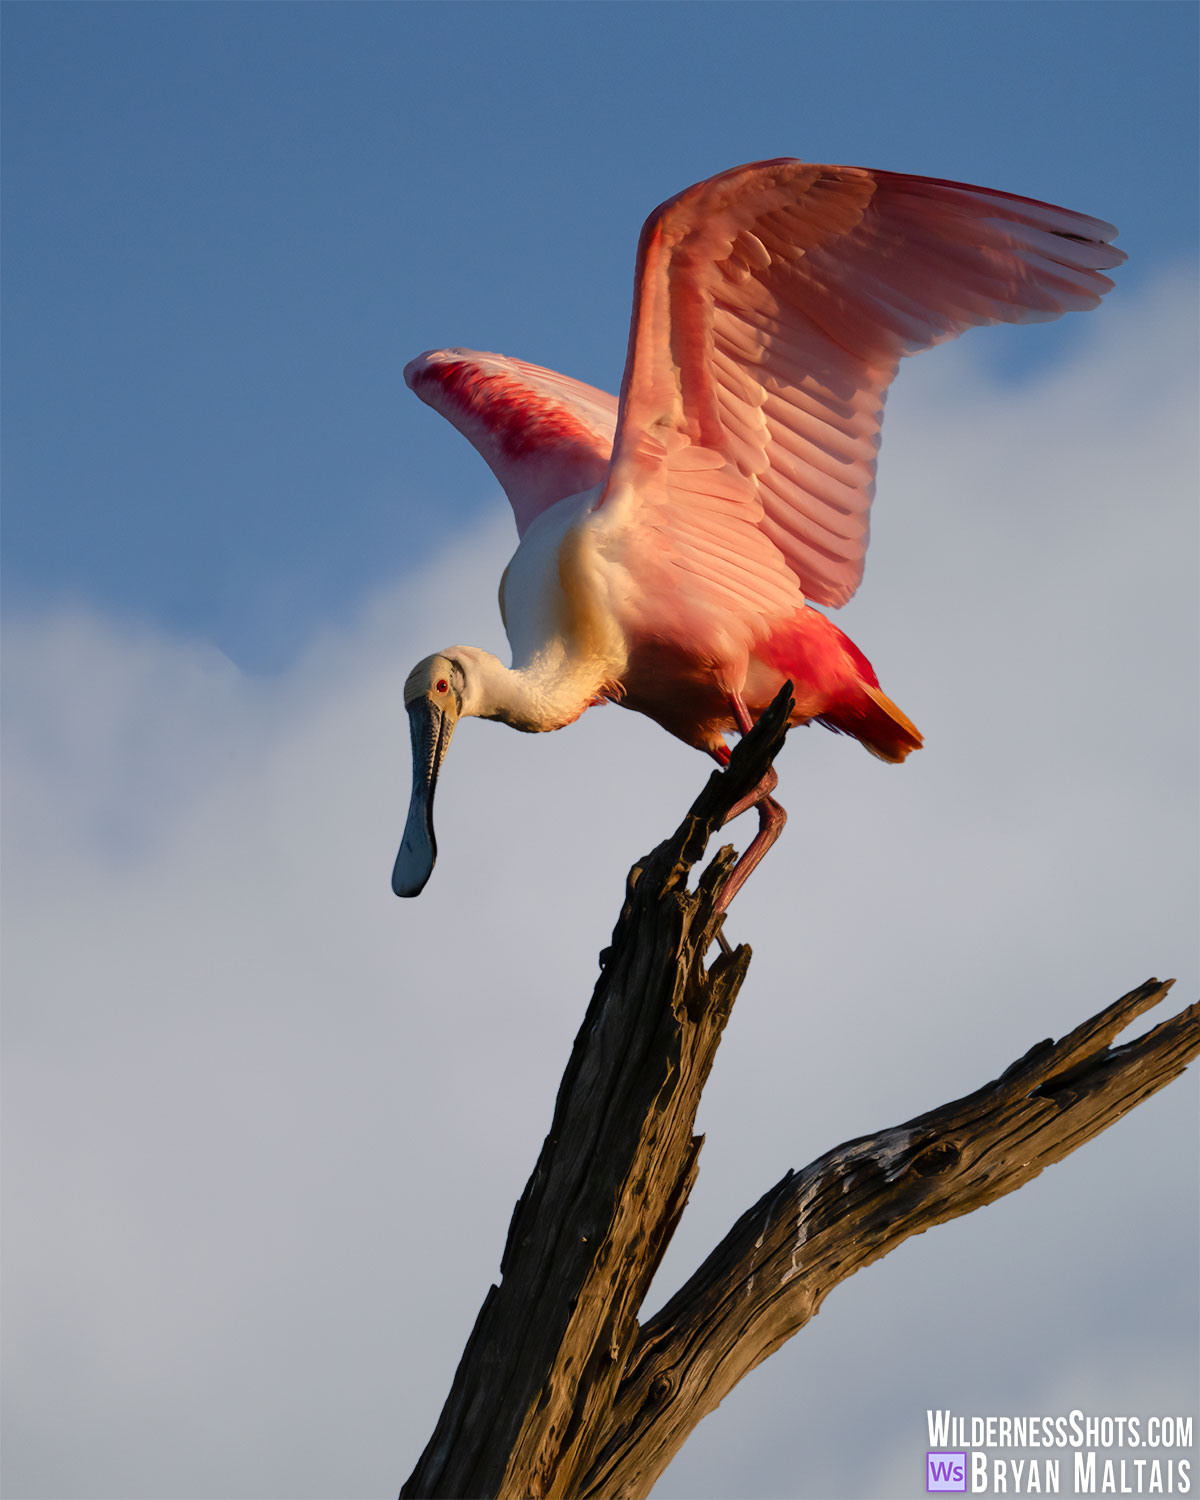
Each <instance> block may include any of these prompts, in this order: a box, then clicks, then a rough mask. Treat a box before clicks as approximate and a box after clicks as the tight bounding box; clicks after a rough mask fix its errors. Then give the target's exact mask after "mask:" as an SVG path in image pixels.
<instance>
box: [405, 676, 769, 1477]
mask: <svg viewBox="0 0 1200 1500" xmlns="http://www.w3.org/2000/svg"><path fill="white" fill-rule="evenodd" d="M790 710H791V698H790V694H789V693H788V692H787V691H785V692H784V693H782V694H781V695H780V697H779V698H778V699H777V700H776V702H775V703H774V704H773V705H772V707H771V708H770V709H769V710H768V711H767V713H766V714H764V715H763V717H762V719H761V720H760V721H759V723H758V724H757V725H756V726H755V729H754V732H753V734H750V735H747V737H746V739H745V740H743V741H742V742H741V743H740V744H738V745H737V746H736V747H735V749H734V752H733V756H732V758H731V760H730V763H729V765H728V767H727V768H726V769H725V770H724V771H716V772H714V773H713V774H712V776H711V777H710V778H709V781H708V783H707V785H706V786H705V788H704V790H703V791H702V792H701V794H700V796H699V797H698V798H697V799H696V801H695V803H694V804H693V806H692V808H691V810H690V812H689V813H688V815H687V817H686V818H685V819H684V821H683V823H682V824H681V825H680V827H679V828H678V830H677V831H676V833H675V834H674V836H673V837H672V838H670V839H668V840H667V841H666V842H665V843H663V844H660V845H659V847H658V848H657V849H656V850H655V851H654V852H653V854H651V855H650V856H649V857H648V858H646V859H645V860H643V861H642V862H641V863H640V864H638V865H636V866H635V867H634V868H633V870H632V871H631V872H630V875H629V883H628V888H627V893H626V898H625V905H624V908H623V909H622V912H621V915H620V918H619V920H618V922H617V926H616V929H615V930H614V933H613V940H612V945H611V947H609V948H608V949H606V950H605V952H604V953H603V954H602V955H601V974H600V978H599V980H598V981H597V984H596V988H595V992H594V993H593V996H592V1001H591V1005H590V1006H589V1007H588V1012H587V1016H586V1018H585V1020H584V1023H583V1026H582V1027H581V1028H580V1031H579V1035H578V1036H577V1037H576V1039H575V1045H574V1049H573V1051H572V1053H571V1059H570V1062H569V1063H568V1064H567V1070H566V1073H565V1075H564V1076H563V1080H562V1083H561V1085H560V1087H559V1094H558V1101H557V1103H556V1105H555V1110H554V1120H553V1123H552V1124H551V1127H550V1134H549V1135H548V1136H547V1137H546V1141H545V1144H544V1145H543V1147H542V1152H541V1156H540V1157H539V1159H538V1163H537V1166H536V1167H535V1168H534V1171H533V1175H532V1176H531V1177H530V1179H529V1183H528V1185H527V1186H526V1188H525V1192H524V1193H523V1194H522V1196H521V1198H520V1200H519V1202H518V1203H517V1206H516V1208H515V1210H514V1212H513V1217H512V1224H511V1226H510V1228H509V1233H508V1243H507V1245H506V1246H505V1249H504V1255H503V1257H502V1259H501V1262H500V1271H501V1276H502V1280H501V1282H500V1285H499V1286H498V1287H493V1288H492V1289H491V1291H490V1292H489V1293H488V1296H487V1298H486V1299H485V1301H484V1304H483V1307H482V1308H481V1309H480V1312H479V1316H478V1318H477V1319H476V1322H475V1327H474V1329H473V1331H472V1333H471V1337H470V1339H469V1340H468V1343H467V1347H466V1349H465V1350H464V1352H463V1356H462V1359H461V1361H460V1363H459V1367H458V1370H457V1372H456V1374H455V1377H454V1383H453V1385H452V1387H451V1391H450V1395H449V1397H448V1398H447V1401H446V1405H445V1407H444V1408H443V1410H442V1414H441V1417H440V1418H439V1420H438V1424H437V1427H436V1428H435V1430H434V1434H433V1437H432V1438H431V1439H430V1441H429V1444H428V1445H427V1447H426V1449H425V1452H424V1453H423V1454H422V1455H421V1458H420V1461H419V1462H418V1464H417V1467H416V1469H415V1470H414V1471H413V1474H412V1475H411V1476H410V1478H409V1480H408V1482H407V1483H406V1485H405V1486H404V1489H403V1491H402V1492H401V1493H402V1496H406V1497H407V1496H430V1497H433V1496H442V1497H447V1500H464V1497H471V1496H485V1495H488V1496H491V1495H495V1496H514V1497H521V1496H564V1495H571V1494H574V1493H576V1491H577V1489H578V1484H579V1480H580V1477H581V1476H582V1474H583V1473H584V1471H585V1470H586V1467H587V1464H588V1461H589V1459H590V1456H591V1452H592V1448H593V1446H594V1442H595V1436H596V1433H597V1431H598V1430H599V1426H600V1424H601V1423H602V1421H603V1420H604V1419H605V1418H606V1417H607V1415H608V1412H609V1410H610V1408H611V1406H612V1402H613V1400H614V1398H615V1396H616V1391H617V1383H618V1381H619V1380H620V1378H621V1375H622V1373H623V1371H624V1369H625V1364H626V1361H627V1359H628V1356H629V1351H630V1349H631V1348H632V1346H633V1342H634V1340H635V1338H636V1336H637V1331H638V1324H637V1312H638V1308H639V1307H640V1305H641V1302H642V1299H643V1298H644V1297H645V1294H646V1291H647V1289H648V1288H649V1285H650V1282H651V1280H652V1278H653V1276H654V1272H655V1270H656V1269H657V1267H658V1264H659V1261H660V1260H661V1258H662V1255H663V1252H664V1251H665V1249H666V1246H667V1243H668V1241H669V1240H670V1237H671V1234H672V1232H673V1231H674V1228H675V1225H676V1223H677V1222H678V1219H679V1216H680V1214H681V1213H682V1212H683V1209H684V1205H685V1204H686V1203H687V1199H688V1194H689V1193H690V1191H691V1187H692V1183H693V1181H694V1180H695V1175H696V1158H697V1154H698V1152H699V1149H700V1144H701V1142H700V1141H699V1140H698V1139H697V1138H696V1137H694V1136H693V1134H692V1127H693V1124H694V1122H695V1118H696V1109H697V1107H698V1105H699V1103H700V1092H701V1090H702V1089H703V1087H704V1084H705V1081H706V1080H707V1078H708V1074H709V1069H710V1068H711V1067H712V1061H713V1056H714V1054H715V1052H716V1049H717V1044H718V1043H719V1041H720V1038H721V1032H722V1030H723V1029H724V1026H725V1022H726V1021H727V1020H728V1017H729V1011H730V1007H731V1006H732V1004H733V1000H734V997H735V995H736V994H737V991H738V989H739V987H740V985H741V983H742V980H743V978H744V977H745V974H746V968H747V965H748V964H749V961H750V950H749V949H748V948H745V947H741V948H738V949H736V950H734V951H732V952H728V953H721V954H719V955H718V956H717V958H716V959H715V960H714V962H713V963H712V964H711V965H710V966H708V967H706V966H705V958H706V955H707V954H708V952H709V950H710V949H711V948H712V946H713V943H714V941H715V939H716V937H717V934H718V933H719V932H720V929H721V925H722V923H723V921H724V918H723V916H722V915H721V914H719V913H717V912H716V910H715V901H716V898H717V895H718V894H719V892H720V889H721V884H722V881H723V879H724V877H725V876H726V875H727V874H728V873H729V871H730V869H731V868H732V866H733V862H734V861H733V852H732V850H730V849H728V848H725V849H722V850H721V851H720V852H719V853H718V854H717V856H716V857H715V859H714V860H713V861H712V862H711V863H710V865H709V866H708V868H707V869H706V870H705V871H704V873H703V875H702V877H701V878H700V880H699V882H698V883H697V886H696V889H695V890H694V891H689V890H688V888H687V877H688V873H689V871H690V870H691V868H692V866H693V865H694V864H695V863H696V861H697V860H699V859H700V857H701V856H702V855H703V853H704V849H705V847H706V845H707V844H708V841H709V839H710V838H711V837H712V834H713V833H714V832H715V831H716V829H717V828H719V827H720V826H721V825H722V823H723V822H724V820H725V817H726V815H727V814H728V812H729V810H730V809H731V808H732V807H733V806H734V805H735V803H737V802H738V801H739V800H740V799H741V798H742V797H744V796H746V794H747V793H748V792H750V791H751V790H752V789H753V788H754V787H755V786H756V785H757V784H758V783H759V781H761V779H762V777H763V776H764V774H765V773H766V771H767V769H768V768H769V766H770V764H771V761H772V760H773V759H774V757H775V754H776V753H777V752H778V750H779V747H780V746H781V745H782V743H783V740H784V736H785V734H786V732H787V717H788V713H789V712H790Z"/></svg>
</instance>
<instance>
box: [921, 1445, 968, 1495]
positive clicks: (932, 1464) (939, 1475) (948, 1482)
mask: <svg viewBox="0 0 1200 1500" xmlns="http://www.w3.org/2000/svg"><path fill="white" fill-rule="evenodd" d="M966 1488H967V1455H966V1454H965V1453H927V1454H926V1455H925V1493H926V1494H928V1495H935V1494H945V1493H947V1492H953V1493H955V1494H959V1495H961V1494H965V1493H966Z"/></svg>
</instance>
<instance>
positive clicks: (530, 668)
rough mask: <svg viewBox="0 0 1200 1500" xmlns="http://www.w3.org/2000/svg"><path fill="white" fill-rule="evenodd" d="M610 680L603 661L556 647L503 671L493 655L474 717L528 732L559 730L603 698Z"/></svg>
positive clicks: (551, 647) (556, 645) (548, 648)
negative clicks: (583, 656)
mask: <svg viewBox="0 0 1200 1500" xmlns="http://www.w3.org/2000/svg"><path fill="white" fill-rule="evenodd" d="M609 676H610V674H609V672H608V670H607V667H606V664H605V663H602V662H598V661H593V660H589V659H587V658H581V657H578V656H574V657H572V656H570V655H568V654H567V653H566V652H565V651H564V650H563V649H562V648H561V646H559V645H558V644H557V643H556V644H555V645H554V646H550V647H547V648H546V649H545V650H544V651H540V652H538V653H537V654H536V655H535V656H534V657H533V658H532V659H531V660H530V661H529V662H527V663H525V664H524V665H523V666H521V667H506V666H504V665H503V664H502V663H501V662H499V661H497V660H496V658H495V657H492V658H491V660H490V662H489V663H488V665H487V670H486V674H485V676H484V680H483V689H484V693H483V698H484V701H483V703H482V705H481V707H480V708H479V709H478V710H477V713H478V715H479V717H480V718H483V719H499V720H500V721H501V722H502V723H504V724H508V725H511V727H512V728H513V729H520V730H524V731H525V732H526V733H529V734H538V733H541V732H542V731H544V730H548V729H562V728H563V726H564V725H566V724H571V723H573V722H574V721H575V720H576V719H577V718H578V717H579V716H580V714H581V713H583V711H584V709H586V708H589V707H590V706H591V705H592V704H593V703H597V702H599V701H601V700H602V699H603V698H604V697H606V696H607V695H608V694H607V693H606V689H610V688H611V683H610V681H609Z"/></svg>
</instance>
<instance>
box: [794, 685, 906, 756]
mask: <svg viewBox="0 0 1200 1500" xmlns="http://www.w3.org/2000/svg"><path fill="white" fill-rule="evenodd" d="M856 688H857V690H856V691H855V692H854V694H853V695H848V696H847V697H846V698H844V699H843V700H842V701H840V702H839V703H838V704H837V705H836V706H835V707H833V708H831V709H829V710H828V712H826V713H823V714H820V715H819V716H818V718H817V723H818V724H824V726H825V727H826V729H832V730H833V731H834V733H835V734H849V735H853V736H854V738H855V739H856V740H858V741H859V743H860V744H863V745H865V746H866V747H867V749H868V750H869V751H870V752H871V754H872V755H877V756H878V757H879V759H880V760H886V761H891V762H892V763H893V764H895V763H897V762H899V761H902V760H903V759H904V757H905V756H906V755H907V754H908V753H909V752H910V751H912V750H919V749H920V748H921V745H922V743H923V741H922V739H921V731H920V730H919V729H918V728H917V726H916V725H915V724H914V723H913V722H912V720H911V719H909V718H908V717H907V716H906V715H905V714H904V713H903V712H902V711H901V710H900V709H898V708H897V707H896V705H895V704H894V703H893V702H892V700H891V699H890V698H889V697H888V696H887V694H886V693H884V692H881V691H880V689H879V688H877V687H872V686H871V684H870V683H867V682H859V683H858V684H857V685H856Z"/></svg>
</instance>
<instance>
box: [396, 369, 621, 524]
mask: <svg viewBox="0 0 1200 1500" xmlns="http://www.w3.org/2000/svg"><path fill="white" fill-rule="evenodd" d="M404 379H405V380H406V381H407V383H408V385H409V387H410V388H411V389H412V390H413V391H414V392H415V393H416V394H417V395H418V396H419V397H420V398H421V400H422V401H424V402H425V403H426V404H427V405H429V406H432V407H433V408H434V410H435V411H439V412H441V414H442V416H444V417H446V418H447V419H448V420H449V421H450V422H452V423H453V424H454V426H455V427H457V428H458V430H459V432H461V433H462V435H463V436H464V437H465V438H466V439H467V440H468V441H469V442H470V443H472V444H473V445H474V446H475V447H476V448H477V449H478V450H479V452H480V453H481V454H482V455H483V457H484V459H486V461H487V464H488V467H489V468H490V469H491V471H492V473H493V474H495V476H496V478H497V479H498V480H499V481H500V483H501V485H502V486H503V487H504V492H505V494H506V495H507V496H508V498H509V502H510V504H511V505H512V508H513V514H514V515H515V516H516V518H517V531H518V532H519V533H520V534H521V535H522V536H524V534H525V531H526V529H527V528H528V526H529V525H530V523H531V522H532V521H534V520H535V519H536V518H537V517H538V516H540V515H541V513H542V512H543V511H544V510H546V509H548V508H549V507H550V506H551V505H553V504H554V503H555V501H556V500H562V499H563V498H564V497H565V496H567V495H578V494H580V493H582V491H584V490H587V489H591V487H592V486H593V485H596V484H599V483H600V481H601V480H602V479H603V478H604V476H605V474H606V473H607V472H608V465H609V460H610V458H611V456H612V445H613V433H614V431H615V429H616V425H617V402H616V398H615V397H613V396H610V395H608V394H607V393H606V392H605V391H598V390H596V388H595V387H594V386H590V385H584V383H583V382H582V381H581V380H572V379H571V378H570V377H569V376H567V375H558V374H556V373H555V372H554V371H553V370H544V369H542V368H541V366H540V365H530V364H526V362H525V361H524V360H521V359H509V358H508V357H507V356H506V355H503V354H479V353H477V352H476V351H475V350H473V349H436V350H432V351H430V352H429V353H427V354H422V355H419V356H418V357H417V358H416V359H414V360H413V361H412V363H411V364H409V365H407V366H406V367H405V370H404Z"/></svg>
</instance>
